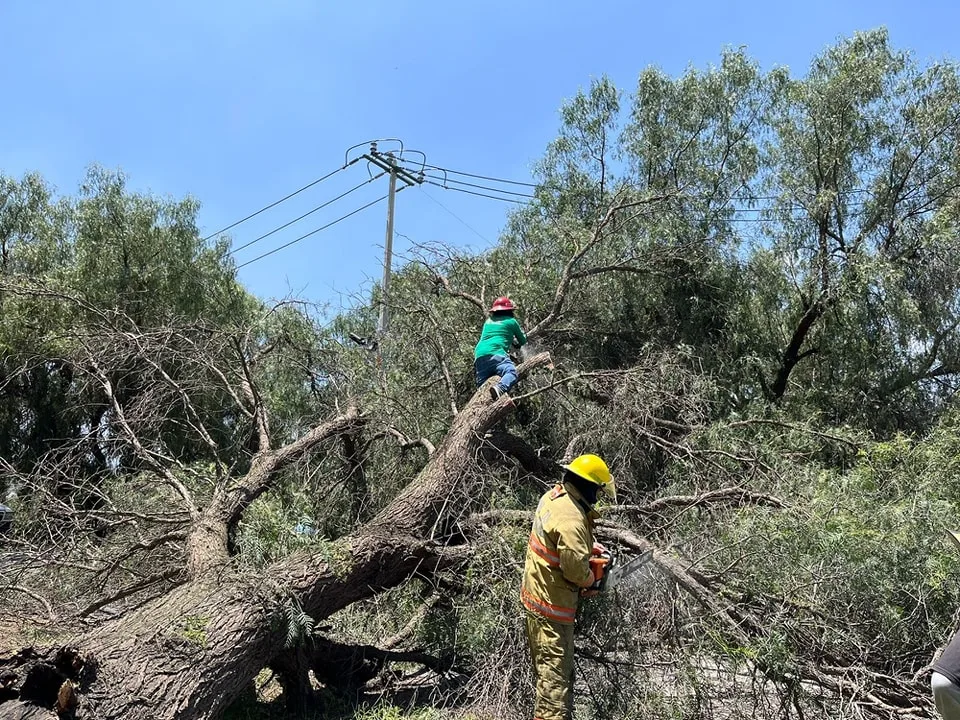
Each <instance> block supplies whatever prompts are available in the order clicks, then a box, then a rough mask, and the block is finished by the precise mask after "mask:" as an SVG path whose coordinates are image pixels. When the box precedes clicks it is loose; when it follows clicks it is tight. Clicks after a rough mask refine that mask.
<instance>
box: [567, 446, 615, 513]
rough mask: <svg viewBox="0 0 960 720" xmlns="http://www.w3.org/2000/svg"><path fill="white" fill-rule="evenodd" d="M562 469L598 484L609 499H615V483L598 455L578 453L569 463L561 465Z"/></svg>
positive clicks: (608, 469)
mask: <svg viewBox="0 0 960 720" xmlns="http://www.w3.org/2000/svg"><path fill="white" fill-rule="evenodd" d="M561 467H563V469H564V470H569V471H570V472H572V473H573V474H574V475H579V476H580V477H582V478H583V479H584V480H589V481H590V482H592V483H593V484H594V485H599V486H600V489H601V490H603V491H604V492H605V493H606V494H607V495H609V496H610V499H611V500H613V501H614V502H616V501H617V484H616V482H615V481H614V479H613V475H611V474H610V468H608V467H607V464H606V463H605V462H604V461H603V460H602V459H601V458H600V456H598V455H590V454H587V455H580V456H579V457H577V458H574V460H573V462H571V463H570V464H569V465H563V466H561Z"/></svg>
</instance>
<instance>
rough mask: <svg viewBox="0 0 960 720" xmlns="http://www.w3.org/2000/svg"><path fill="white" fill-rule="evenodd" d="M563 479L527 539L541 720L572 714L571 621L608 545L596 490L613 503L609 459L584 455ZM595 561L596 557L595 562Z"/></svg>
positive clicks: (527, 590)
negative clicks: (598, 523) (600, 537)
mask: <svg viewBox="0 0 960 720" xmlns="http://www.w3.org/2000/svg"><path fill="white" fill-rule="evenodd" d="M563 468H564V470H565V472H564V475H563V482H562V484H560V485H557V486H556V487H554V488H553V489H552V490H550V491H548V492H546V493H544V495H543V496H542V497H541V498H540V502H539V504H538V505H537V510H536V513H535V514H534V518H533V528H532V530H531V531H530V540H529V542H528V544H527V557H526V561H525V563H524V570H523V585H522V586H521V588H520V600H521V602H522V603H523V607H524V608H525V609H526V631H527V644H528V646H529V648H530V656H531V659H532V660H533V671H534V677H535V680H536V695H537V699H536V704H535V706H534V718H535V720H570V718H571V717H572V713H573V622H574V619H575V618H576V614H577V607H578V604H579V601H580V597H581V596H589V595H592V594H596V589H598V588H599V587H600V582H601V580H602V579H603V570H604V563H605V561H602V560H599V558H600V556H601V554H602V553H603V552H604V550H605V549H604V548H603V546H601V545H598V544H596V543H594V541H593V521H594V520H595V519H596V518H597V517H599V514H598V513H597V512H596V510H594V507H593V506H594V504H595V503H596V501H597V492H598V491H599V490H603V491H604V492H605V493H606V494H607V495H609V496H610V498H611V499H612V500H614V501H616V499H617V489H616V485H615V483H614V479H613V476H612V475H611V474H610V470H609V468H607V464H606V463H605V462H604V461H603V460H602V459H601V458H600V457H598V456H597V455H590V454H587V455H580V456H579V457H577V458H576V459H575V460H574V461H573V462H571V463H570V464H569V465H564V466H563ZM594 558H597V559H594Z"/></svg>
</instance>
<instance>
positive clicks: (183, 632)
mask: <svg viewBox="0 0 960 720" xmlns="http://www.w3.org/2000/svg"><path fill="white" fill-rule="evenodd" d="M209 624H210V618H208V617H200V616H198V615H188V616H186V617H185V618H183V620H182V621H181V623H180V627H179V628H178V629H177V634H178V635H179V636H180V637H182V638H183V639H184V640H186V641H187V642H188V643H191V644H193V645H196V646H198V647H206V646H207V625H209Z"/></svg>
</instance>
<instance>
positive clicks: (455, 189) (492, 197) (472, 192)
mask: <svg viewBox="0 0 960 720" xmlns="http://www.w3.org/2000/svg"><path fill="white" fill-rule="evenodd" d="M424 182H426V183H427V184H428V185H436V186H437V187H438V188H443V189H444V190H453V191H454V192H462V193H466V194H467V195H476V196H478V197H485V198H490V199H491V200H500V201H502V202H508V203H513V204H514V205H527V203H525V202H524V201H523V200H514V199H513V198H506V197H498V196H497V195H487V194H486V193H481V192H474V191H473V190H466V189H464V188H456V187H450V186H448V185H447V186H445V185H442V184H441V183H438V182H434V181H433V180H425V181H424ZM524 197H529V196H524ZM531 199H532V198H531Z"/></svg>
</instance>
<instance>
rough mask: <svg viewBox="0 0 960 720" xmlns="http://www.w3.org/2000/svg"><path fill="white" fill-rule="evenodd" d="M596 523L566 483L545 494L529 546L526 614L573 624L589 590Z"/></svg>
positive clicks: (524, 596) (523, 596)
mask: <svg viewBox="0 0 960 720" xmlns="http://www.w3.org/2000/svg"><path fill="white" fill-rule="evenodd" d="M597 517H599V515H598V513H596V512H595V511H594V510H593V509H592V508H591V507H590V505H588V504H587V502H586V500H584V499H583V496H582V495H581V494H580V493H579V492H578V491H577V489H576V488H575V487H573V486H572V485H570V484H569V483H564V484H563V485H557V486H556V487H555V488H553V490H550V491H549V492H546V493H544V495H543V497H541V498H540V503H539V504H538V505H537V512H536V515H535V516H534V518H533V529H532V530H531V531H530V541H529V543H528V544H527V559H526V562H525V564H524V568H523V585H522V586H521V588H520V600H521V602H523V606H524V607H525V608H526V609H527V610H529V611H530V612H534V613H537V614H538V615H541V616H543V617H545V618H547V619H548V620H553V621H554V622H558V623H563V624H566V625H571V624H573V621H574V618H575V617H576V614H577V603H578V602H579V600H580V589H581V588H587V587H590V585H592V584H593V573H592V572H591V570H590V555H591V553H592V551H593V521H594V519H596V518H597Z"/></svg>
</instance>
